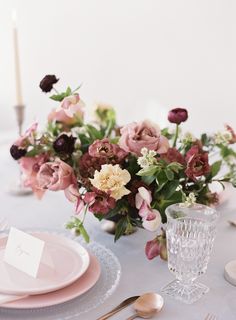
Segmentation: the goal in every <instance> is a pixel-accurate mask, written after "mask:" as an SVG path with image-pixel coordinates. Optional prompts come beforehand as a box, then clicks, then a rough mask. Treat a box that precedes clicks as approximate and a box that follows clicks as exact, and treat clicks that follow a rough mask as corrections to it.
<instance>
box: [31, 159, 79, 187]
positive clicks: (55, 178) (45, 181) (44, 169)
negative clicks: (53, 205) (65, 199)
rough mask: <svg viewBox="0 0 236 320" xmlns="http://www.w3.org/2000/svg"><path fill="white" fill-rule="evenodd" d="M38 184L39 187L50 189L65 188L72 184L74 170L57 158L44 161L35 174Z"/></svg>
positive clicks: (73, 181)
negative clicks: (52, 160)
mask: <svg viewBox="0 0 236 320" xmlns="http://www.w3.org/2000/svg"><path fill="white" fill-rule="evenodd" d="M37 180H38V185H39V187H40V188H41V189H49V190H52V191H58V190H65V189H66V188H68V187H69V186H70V185H71V184H74V183H75V181H76V178H75V176H74V171H73V168H72V167H71V166H69V165H68V164H67V163H65V162H64V161H62V160H60V159H57V160H55V161H54V162H46V163H44V164H43V165H42V166H41V167H40V169H39V172H38V174H37Z"/></svg>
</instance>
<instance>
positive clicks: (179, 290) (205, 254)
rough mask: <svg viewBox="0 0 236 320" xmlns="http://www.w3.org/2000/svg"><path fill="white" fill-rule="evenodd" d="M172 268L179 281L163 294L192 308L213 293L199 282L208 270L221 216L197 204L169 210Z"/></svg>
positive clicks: (170, 262) (167, 232)
mask: <svg viewBox="0 0 236 320" xmlns="http://www.w3.org/2000/svg"><path fill="white" fill-rule="evenodd" d="M166 215H167V230H166V237H167V251H168V267H169V270H170V271H171V272H172V273H173V274H174V275H175V277H176V280H174V281H172V282H171V283H169V284H168V285H167V286H166V287H164V288H163V289H162V292H164V293H166V294H167V295H169V296H172V297H174V298H175V299H178V300H180V301H182V302H185V303H188V304H191V303H193V302H194V301H196V300H198V299H200V298H201V296H202V295H203V294H205V293H207V292H208V291H209V288H208V287H206V286H205V285H203V284H201V283H198V282H196V281H195V280H196V279H197V278H198V277H199V276H200V275H202V274H204V273H205V272H206V270H207V265H208V261H209V259H210V254H211V251H212V247H213V242H214V238H215V234H216V224H217V220H218V216H219V214H218V212H217V211H216V210H214V209H213V208H209V207H207V206H204V205H201V204H196V205H193V206H191V207H184V206H183V204H181V203H180V204H174V205H171V206H169V207H168V208H167V209H166Z"/></svg>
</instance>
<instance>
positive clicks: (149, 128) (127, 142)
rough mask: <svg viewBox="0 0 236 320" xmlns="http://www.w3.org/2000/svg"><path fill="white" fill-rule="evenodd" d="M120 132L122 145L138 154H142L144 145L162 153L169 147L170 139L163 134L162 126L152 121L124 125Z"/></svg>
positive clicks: (128, 150) (126, 149)
mask: <svg viewBox="0 0 236 320" xmlns="http://www.w3.org/2000/svg"><path fill="white" fill-rule="evenodd" d="M120 132H121V137H120V141H119V145H120V147H121V148H122V149H124V150H125V151H127V152H132V153H135V154H136V155H138V156H141V150H142V148H144V147H145V148H147V149H149V150H155V151H156V152H157V153H160V154H162V153H166V152H167V150H168V149H169V142H168V139H167V138H166V137H164V136H162V135H161V131H160V128H159V127H158V126H157V125H156V124H154V123H152V122H150V121H147V120H145V121H142V122H140V123H136V122H133V123H130V124H128V125H126V126H124V127H123V128H122V129H121V131H120Z"/></svg>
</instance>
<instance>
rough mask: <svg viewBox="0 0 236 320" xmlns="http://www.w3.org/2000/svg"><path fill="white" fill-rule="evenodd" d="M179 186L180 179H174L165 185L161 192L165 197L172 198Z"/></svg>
mask: <svg viewBox="0 0 236 320" xmlns="http://www.w3.org/2000/svg"><path fill="white" fill-rule="evenodd" d="M178 186H179V180H173V181H171V182H168V183H167V184H166V185H165V187H164V188H163V189H162V191H161V193H162V195H163V197H164V199H166V200H167V199H170V198H171V197H172V196H173V194H174V193H175V192H176V188H177V187H178Z"/></svg>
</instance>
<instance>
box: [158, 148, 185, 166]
mask: <svg viewBox="0 0 236 320" xmlns="http://www.w3.org/2000/svg"><path fill="white" fill-rule="evenodd" d="M161 159H163V160H165V161H166V162H167V163H171V162H178V163H180V164H182V165H184V164H185V160H184V157H183V155H182V154H181V153H180V152H179V151H178V150H177V149H176V148H169V149H168V151H167V153H164V154H162V155H161Z"/></svg>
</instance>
